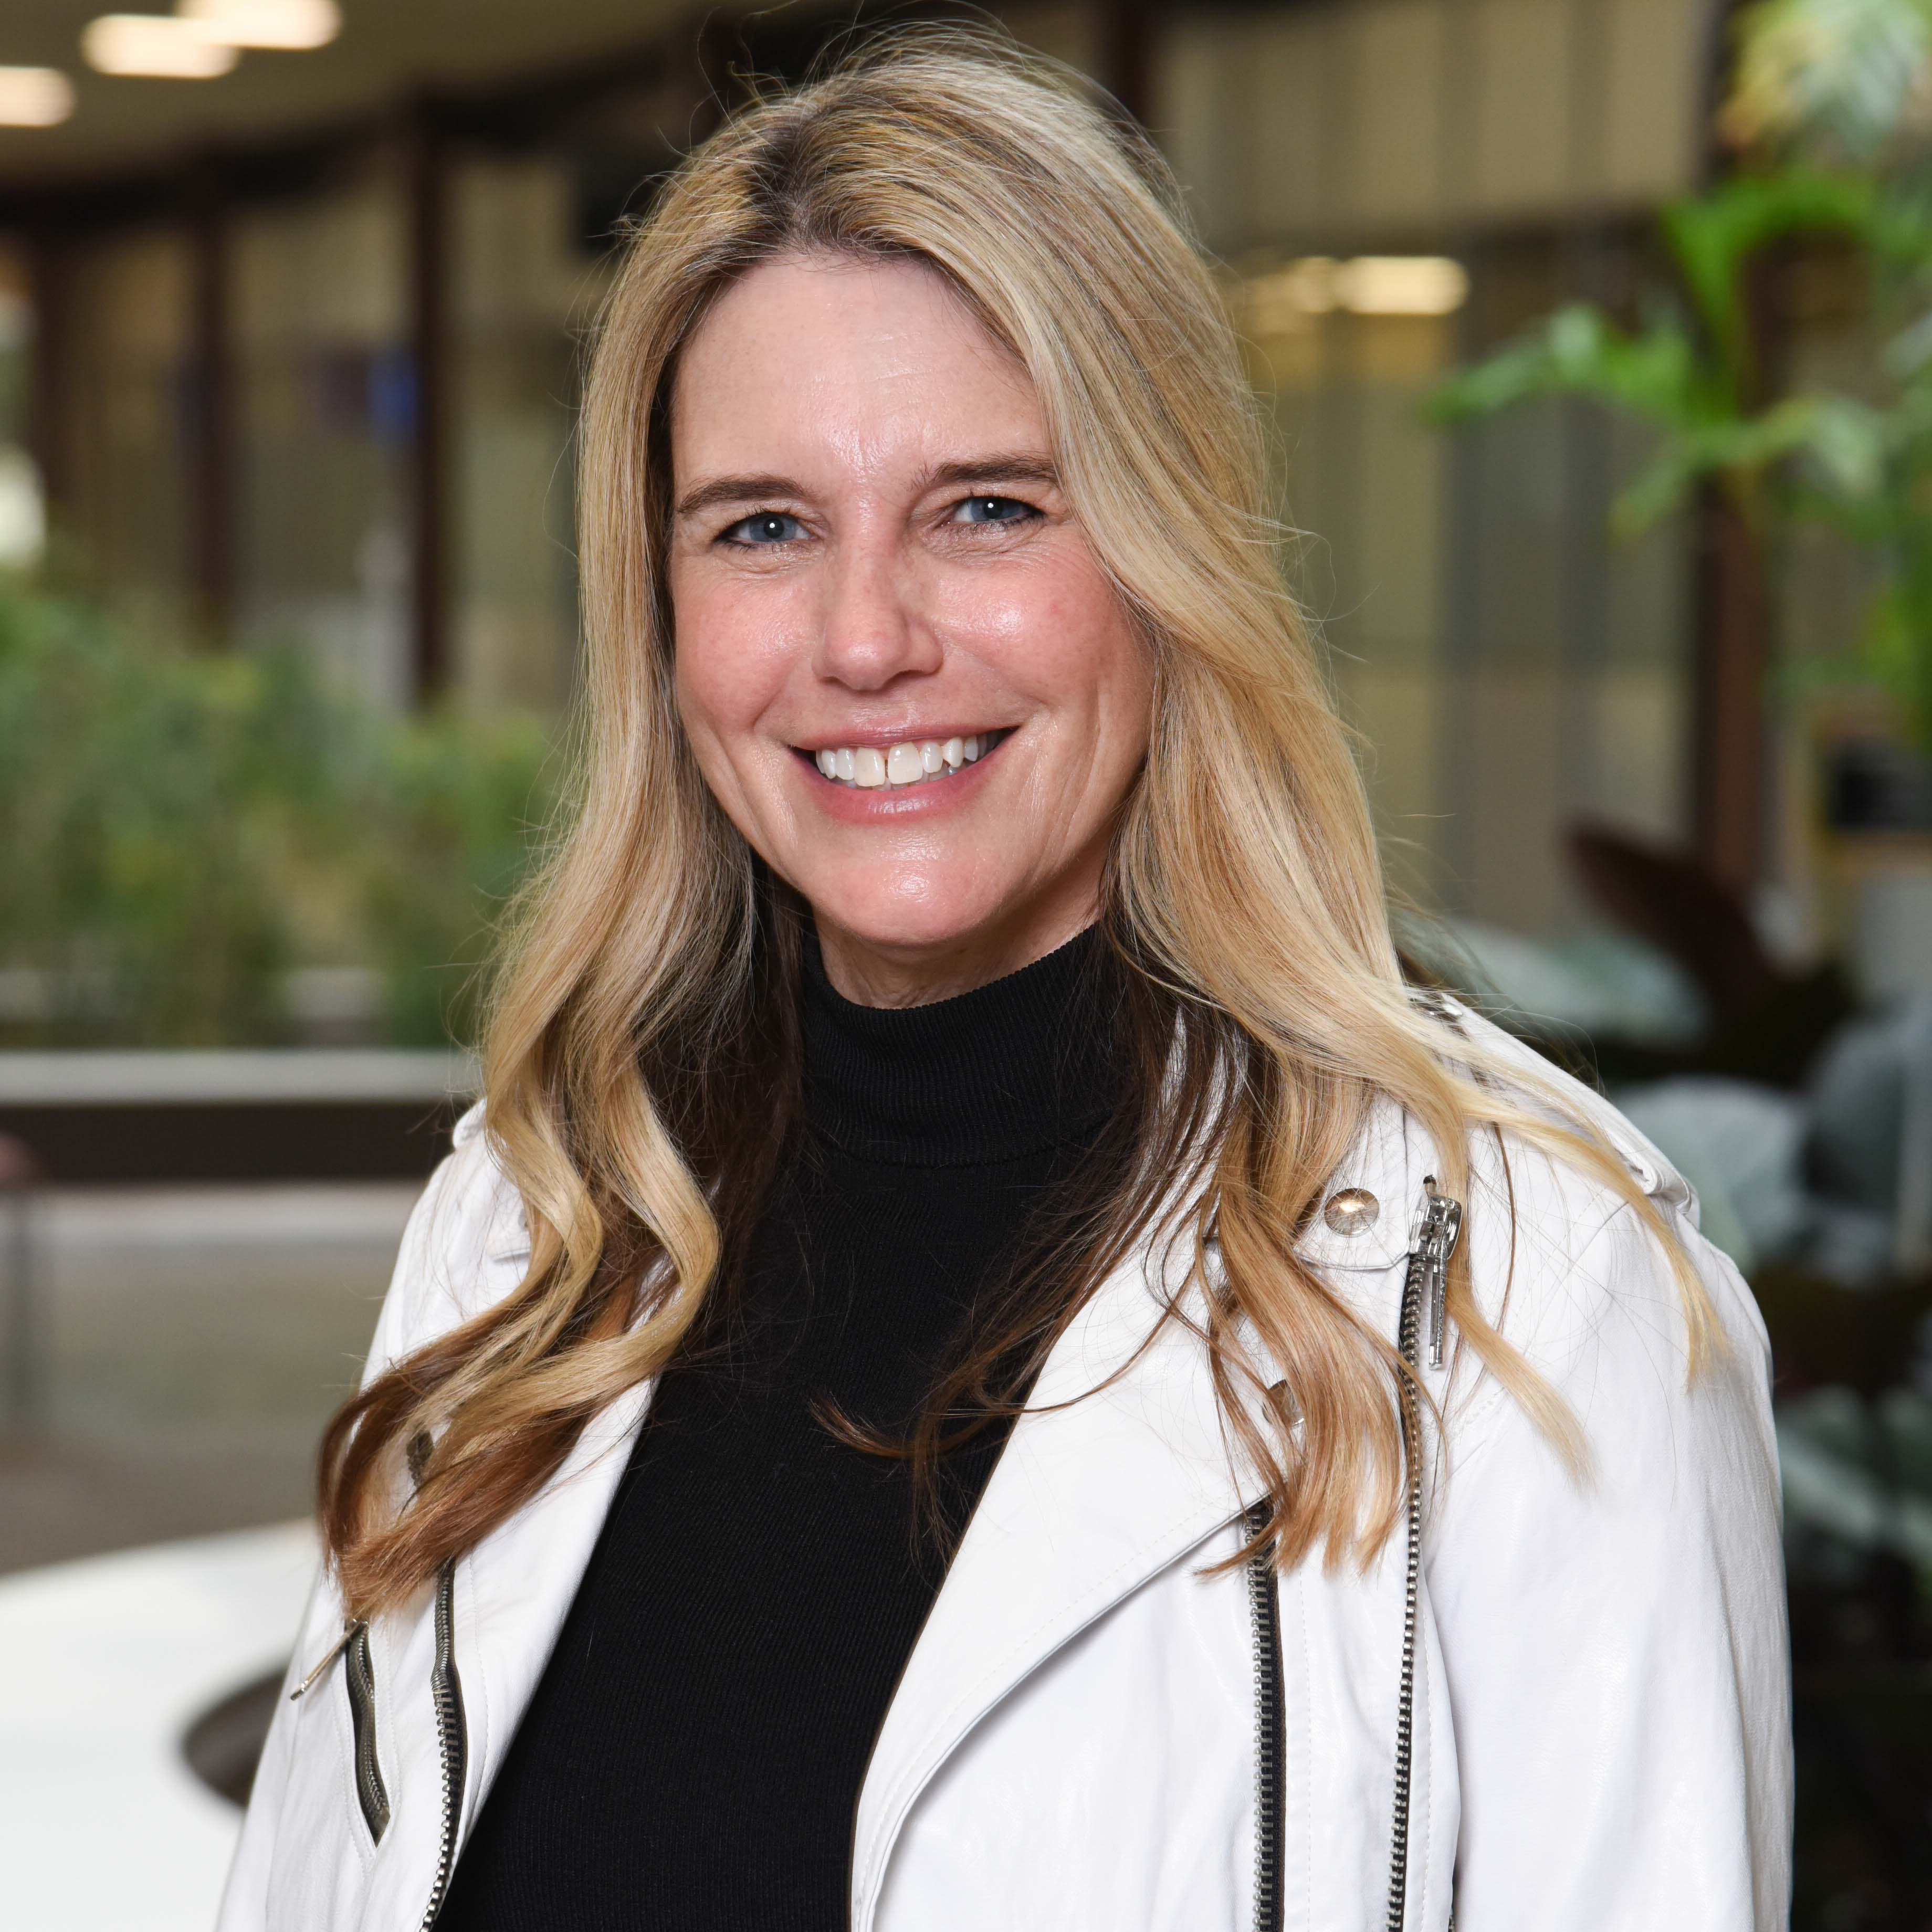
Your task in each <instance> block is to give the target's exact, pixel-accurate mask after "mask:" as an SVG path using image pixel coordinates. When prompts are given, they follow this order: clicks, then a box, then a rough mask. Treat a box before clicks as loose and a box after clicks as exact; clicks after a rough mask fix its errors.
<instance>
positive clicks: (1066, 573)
mask: <svg viewBox="0 0 1932 1932" xmlns="http://www.w3.org/2000/svg"><path fill="white" fill-rule="evenodd" d="M974 631H975V634H976V635H977V637H978V638H979V639H980V641H981V644H982V647H983V649H984V651H985V653H986V655H987V656H988V657H989V658H992V659H993V660H995V661H997V662H998V664H999V667H1000V669H1001V672H1002V673H1003V674H1004V676H1005V677H1006V679H1007V681H1008V682H1010V683H1011V684H1012V685H1014V687H1015V688H1017V689H1019V690H1022V691H1025V692H1027V693H1028V694H1029V695H1031V697H1034V699H1035V700H1037V702H1039V703H1042V704H1043V705H1044V706H1046V707H1047V708H1048V709H1049V710H1051V711H1052V712H1055V713H1057V714H1058V715H1059V717H1060V718H1061V720H1062V721H1064V724H1066V725H1067V726H1068V727H1072V728H1075V729H1079V730H1090V729H1091V730H1104V732H1105V733H1106V736H1107V737H1108V739H1109V740H1110V741H1111V740H1114V739H1124V740H1125V741H1126V742H1125V743H1124V744H1123V745H1111V744H1110V746H1109V749H1112V750H1113V751H1115V752H1116V753H1117V754H1118V755H1119V756H1121V757H1127V758H1129V759H1130V760H1138V758H1139V755H1140V753H1141V751H1142V750H1144V749H1145V740H1146V737H1147V714H1148V705H1149V703H1150V701H1151V694H1152V675H1151V667H1150V665H1149V664H1148V655H1147V651H1146V649H1145V646H1144V645H1143V644H1142V642H1141V640H1140V638H1139V635H1138V634H1136V631H1135V628H1134V626H1133V624H1132V623H1131V622H1130V620H1129V619H1128V617H1127V613H1126V612H1125V611H1124V610H1123V609H1122V608H1121V601H1120V598H1119V597H1118V594H1117V593H1116V592H1115V589H1114V587H1113V586H1112V583H1110V582H1109V580H1108V579H1107V578H1106V576H1104V575H1103V574H1102V573H1101V571H1100V570H1099V568H1097V566H1096V565H1094V563H1093V562H1092V561H1091V559H1090V558H1089V557H1088V556H1085V554H1084V553H1083V554H1082V556H1080V557H1079V559H1077V561H1073V562H1068V563H1066V564H1063V565H1061V567H1059V568H1055V569H1052V570H1050V571H1040V572H1038V573H1037V574H1035V573H1026V574H1020V575H1019V576H1017V577H1016V579H1015V580H1013V581H1012V582H1010V583H1007V584H1005V585H1003V586H1001V587H1000V588H999V589H998V591H997V592H989V594H987V595H984V596H983V598H981V599H980V604H979V607H978V608H977V610H976V611H975V612H974Z"/></svg>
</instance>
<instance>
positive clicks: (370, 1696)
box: [341, 1623, 389, 1845]
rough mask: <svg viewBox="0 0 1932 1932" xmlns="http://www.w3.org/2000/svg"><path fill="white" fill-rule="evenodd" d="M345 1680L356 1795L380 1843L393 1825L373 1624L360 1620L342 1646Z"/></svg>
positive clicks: (372, 1836)
mask: <svg viewBox="0 0 1932 1932" xmlns="http://www.w3.org/2000/svg"><path fill="white" fill-rule="evenodd" d="M341 1652H342V1660H343V1663H342V1681H343V1682H344V1684H345V1685H347V1687H348V1691H349V1726H350V1731H351V1733H353V1737H354V1740H355V1747H356V1802H357V1803H358V1804H359V1805H361V1806H362V1822H363V1823H364V1824H365V1825H366V1826H368V1828H369V1838H370V1841H371V1843H374V1844H378V1845H380V1843H382V1842H383V1833H384V1832H386V1831H387V1830H388V1829H389V1789H388V1787H386V1785H385V1784H383V1767H382V1766H381V1764H380V1763H378V1762H377V1756H376V1662H375V1659H374V1658H373V1657H372V1656H371V1655H370V1652H369V1626H368V1625H367V1624H366V1623H359V1624H357V1625H354V1626H353V1628H351V1629H350V1632H349V1634H348V1636H347V1637H346V1638H345V1639H344V1641H343V1643H342V1646H341Z"/></svg>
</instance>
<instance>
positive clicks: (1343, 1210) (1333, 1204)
mask: <svg viewBox="0 0 1932 1932" xmlns="http://www.w3.org/2000/svg"><path fill="white" fill-rule="evenodd" d="M1381 1212H1382V1203H1381V1202H1379V1201H1378V1200H1377V1199H1376V1197H1375V1196H1373V1194H1371V1193H1370V1192H1369V1190H1367V1188H1366V1187H1345V1188H1343V1190H1341V1192H1340V1193H1339V1194H1331V1196H1329V1197H1328V1205H1327V1206H1326V1207H1325V1208H1323V1209H1322V1220H1324V1221H1325V1222H1327V1223H1328V1227H1329V1229H1330V1231H1331V1232H1332V1233H1334V1234H1337V1235H1345V1236H1346V1237H1347V1238H1349V1240H1351V1241H1352V1240H1353V1239H1354V1238H1355V1236H1356V1235H1366V1234H1367V1232H1369V1230H1370V1229H1371V1228H1372V1227H1373V1226H1375V1220H1376V1216H1377V1215H1378V1214H1380V1213H1381Z"/></svg>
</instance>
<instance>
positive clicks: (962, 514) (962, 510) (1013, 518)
mask: <svg viewBox="0 0 1932 1932" xmlns="http://www.w3.org/2000/svg"><path fill="white" fill-rule="evenodd" d="M1037 514H1039V513H1038V512H1037V511H1036V510H1035V509H1034V507H1033V505H1031V503H1022V502H1020V500H1019V499H1018V498H1017V497H1015V496H968V498H967V499H966V500H965V502H963V503H962V504H961V505H959V508H957V509H956V510H955V511H953V515H954V517H956V519H957V520H959V522H961V523H1021V522H1023V521H1024V520H1025V519H1026V518H1027V517H1031V516H1036V515H1037Z"/></svg>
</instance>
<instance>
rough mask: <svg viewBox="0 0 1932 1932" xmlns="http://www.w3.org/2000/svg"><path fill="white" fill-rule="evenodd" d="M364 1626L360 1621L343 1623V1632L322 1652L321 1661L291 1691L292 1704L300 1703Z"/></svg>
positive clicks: (290, 1700) (290, 1699)
mask: <svg viewBox="0 0 1932 1932" xmlns="http://www.w3.org/2000/svg"><path fill="white" fill-rule="evenodd" d="M361 1628H362V1625H360V1624H359V1623H347V1624H344V1625H343V1627H342V1634H341V1636H340V1637H338V1638H337V1639H336V1640H335V1642H334V1643H332V1644H331V1645H330V1646H329V1648H328V1649H326V1651H324V1652H323V1654H322V1660H321V1661H320V1663H319V1664H317V1666H316V1667H315V1668H314V1670H311V1672H310V1673H309V1674H308V1676H306V1677H305V1678H304V1679H302V1682H300V1683H299V1684H298V1685H296V1688H294V1689H293V1691H290V1693H289V1702H290V1703H291V1704H295V1703H300V1702H301V1701H302V1699H303V1698H305V1697H307V1696H308V1694H309V1693H310V1692H311V1691H313V1690H314V1688H315V1687H316V1682H317V1679H319V1678H320V1676H321V1675H322V1673H323V1672H324V1671H325V1670H327V1669H328V1668H329V1666H330V1665H331V1664H333V1663H334V1662H335V1660H336V1659H337V1658H338V1657H340V1656H341V1655H342V1653H343V1652H344V1651H345V1650H347V1649H348V1648H349V1640H350V1638H351V1637H353V1636H354V1635H355V1634H356V1632H357V1631H359V1630H360V1629H361Z"/></svg>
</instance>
